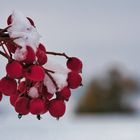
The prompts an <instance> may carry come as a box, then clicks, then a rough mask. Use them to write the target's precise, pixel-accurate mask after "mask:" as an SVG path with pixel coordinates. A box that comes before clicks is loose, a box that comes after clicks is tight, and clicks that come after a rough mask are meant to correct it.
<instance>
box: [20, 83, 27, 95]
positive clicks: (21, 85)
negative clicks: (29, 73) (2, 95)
mask: <svg viewBox="0 0 140 140" xmlns="http://www.w3.org/2000/svg"><path fill="white" fill-rule="evenodd" d="M18 91H19V92H20V93H23V92H25V91H26V82H25V81H22V82H20V84H19V85H18Z"/></svg>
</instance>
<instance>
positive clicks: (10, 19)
mask: <svg viewBox="0 0 140 140" xmlns="http://www.w3.org/2000/svg"><path fill="white" fill-rule="evenodd" d="M7 24H8V25H10V24H12V15H10V16H9V17H8V19H7Z"/></svg>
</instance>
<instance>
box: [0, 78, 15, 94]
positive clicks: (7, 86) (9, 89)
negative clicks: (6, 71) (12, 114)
mask: <svg viewBox="0 0 140 140" xmlns="http://www.w3.org/2000/svg"><path fill="white" fill-rule="evenodd" d="M0 91H1V92H2V93H3V94H4V95H6V96H11V95H13V94H15V93H16V92H17V83H16V81H15V80H13V79H10V78H7V77H4V78H2V79H1V80H0Z"/></svg>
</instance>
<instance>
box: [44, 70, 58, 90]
mask: <svg viewBox="0 0 140 140" xmlns="http://www.w3.org/2000/svg"><path fill="white" fill-rule="evenodd" d="M45 72H46V74H47V75H48V76H49V78H50V79H51V80H52V82H53V84H54V86H55V87H56V90H58V89H59V88H58V85H57V83H56V82H55V80H54V79H53V77H52V75H51V74H50V73H49V72H48V71H45Z"/></svg>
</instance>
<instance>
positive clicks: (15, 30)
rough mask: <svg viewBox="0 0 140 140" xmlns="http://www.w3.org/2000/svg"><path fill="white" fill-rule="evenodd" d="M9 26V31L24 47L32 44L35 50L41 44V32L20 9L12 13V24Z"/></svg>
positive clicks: (16, 41) (17, 42)
mask: <svg viewBox="0 0 140 140" xmlns="http://www.w3.org/2000/svg"><path fill="white" fill-rule="evenodd" d="M10 26H11V27H10V28H8V33H9V35H10V37H11V38H17V39H15V40H14V42H15V43H16V44H18V45H19V46H22V47H26V46H31V47H32V48H33V49H34V50H36V47H37V46H38V44H39V39H40V37H41V36H40V34H39V33H38V32H37V29H36V28H35V27H33V26H32V25H31V24H30V22H29V21H28V19H27V18H26V17H25V16H24V15H23V14H22V13H20V12H19V11H14V12H13V13H12V24H11V25H10Z"/></svg>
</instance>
